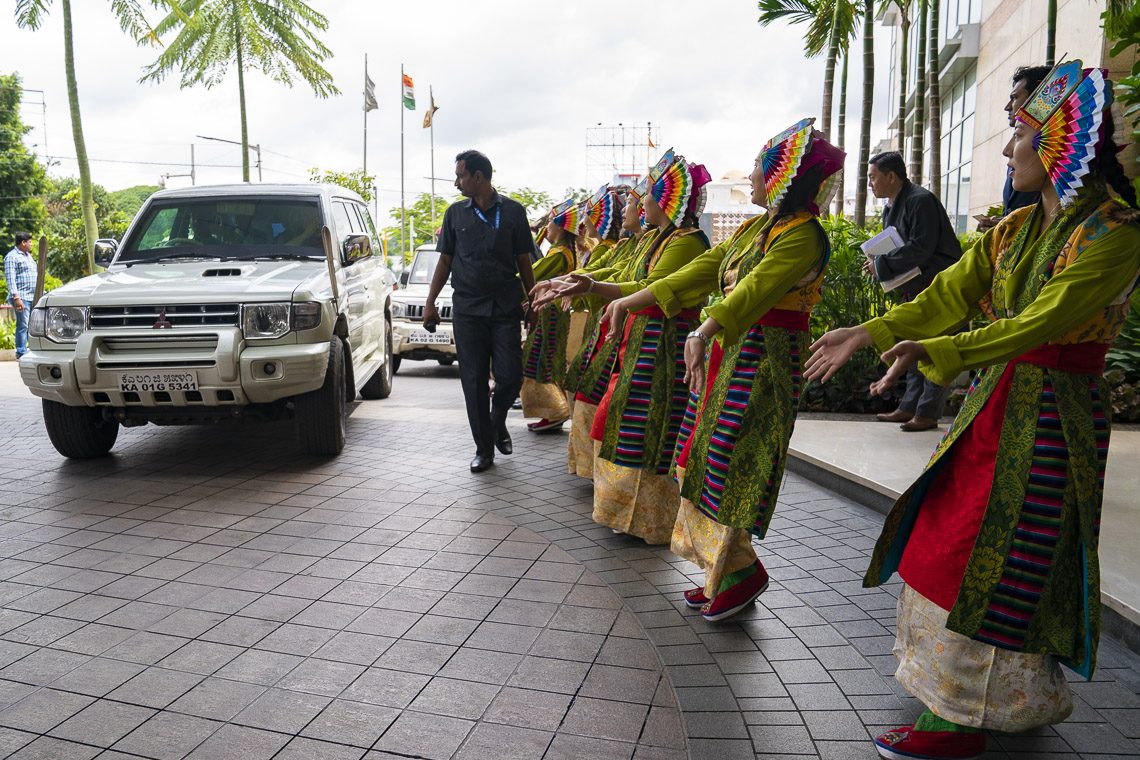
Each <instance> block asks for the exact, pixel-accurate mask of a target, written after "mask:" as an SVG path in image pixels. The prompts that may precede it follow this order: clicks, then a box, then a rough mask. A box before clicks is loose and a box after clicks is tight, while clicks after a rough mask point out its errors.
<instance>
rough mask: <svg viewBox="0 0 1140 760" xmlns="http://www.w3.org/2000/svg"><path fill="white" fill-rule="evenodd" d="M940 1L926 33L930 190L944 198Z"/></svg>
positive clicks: (936, 4) (935, 4)
mask: <svg viewBox="0 0 1140 760" xmlns="http://www.w3.org/2000/svg"><path fill="white" fill-rule="evenodd" d="M939 5H940V3H938V2H932V3H931V4H930V29H929V31H928V32H927V35H926V45H927V47H928V48H929V49H928V50H927V53H926V56H927V69H928V72H927V77H926V81H927V84H926V86H927V90H928V92H927V95H926V107H927V109H929V113H930V192H932V193H934V197H935V198H938V199H940V200H941V198H942V94H941V91H940V89H939V87H938V72H939V70H940V69H941V66H940V65H939V63H938V19H939V8H938V6H939Z"/></svg>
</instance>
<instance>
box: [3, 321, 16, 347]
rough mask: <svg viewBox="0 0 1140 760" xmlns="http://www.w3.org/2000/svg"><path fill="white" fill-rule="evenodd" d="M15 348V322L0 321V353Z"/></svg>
mask: <svg viewBox="0 0 1140 760" xmlns="http://www.w3.org/2000/svg"><path fill="white" fill-rule="evenodd" d="M15 347H16V320H14V319H0V351H5V350H8V351H10V350H12V349H13V348H15Z"/></svg>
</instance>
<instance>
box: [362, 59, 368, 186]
mask: <svg viewBox="0 0 1140 760" xmlns="http://www.w3.org/2000/svg"><path fill="white" fill-rule="evenodd" d="M362 110H363V111H364V159H363V162H362V164H363V166H362V168H361V173H362V174H363V175H364V176H365V177H367V176H368V53H365V54H364V108H363V109H362Z"/></svg>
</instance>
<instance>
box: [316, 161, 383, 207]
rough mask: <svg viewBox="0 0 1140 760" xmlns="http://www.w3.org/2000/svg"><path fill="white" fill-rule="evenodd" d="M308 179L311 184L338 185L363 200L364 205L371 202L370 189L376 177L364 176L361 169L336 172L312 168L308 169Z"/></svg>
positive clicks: (373, 185) (374, 183)
mask: <svg viewBox="0 0 1140 760" xmlns="http://www.w3.org/2000/svg"><path fill="white" fill-rule="evenodd" d="M309 179H310V180H311V181H313V182H321V183H324V184H329V185H339V186H340V187H343V188H345V189H346V190H351V191H353V192H354V193H356V194H357V195H359V196H360V197H361V198H363V199H364V202H365V203H371V202H372V197H373V196H372V188H373V187H375V185H376V176H375V175H373V174H365V173H364V170H363V169H357V170H355V171H351V172H338V171H333V170H332V169H318V168H317V167H315V166H314V167H313V168H311V169H309Z"/></svg>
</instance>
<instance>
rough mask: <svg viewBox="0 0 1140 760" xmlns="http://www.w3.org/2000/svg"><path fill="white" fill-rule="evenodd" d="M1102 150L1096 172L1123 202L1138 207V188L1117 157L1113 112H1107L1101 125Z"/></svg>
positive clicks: (1097, 160) (1098, 153)
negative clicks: (1129, 178) (1130, 179)
mask: <svg viewBox="0 0 1140 760" xmlns="http://www.w3.org/2000/svg"><path fill="white" fill-rule="evenodd" d="M1101 130H1102V131H1101V143H1100V144H1101V149H1100V150H1099V151H1097V155H1096V163H1095V164H1093V166H1094V172H1095V173H1096V174H1097V175H1099V176H1100V178H1101V179H1103V180H1104V181H1105V182H1106V183H1107V184H1108V185H1109V186H1110V187H1111V188H1112V189H1113V191H1115V192H1116V194H1117V195H1119V196H1120V198H1121V200H1123V201H1124V202H1125V203H1127V204H1128V205H1129V206H1130V207H1132V208H1140V206H1137V205H1136V188H1135V187H1134V186H1133V185H1132V183H1131V182H1130V181H1129V180H1128V177H1127V175H1125V173H1124V167H1123V166H1121V165H1120V159H1119V158H1118V157H1117V155H1116V141H1115V140H1114V139H1113V136H1114V134H1115V133H1116V124H1115V123H1114V122H1113V119H1112V111H1111V110H1109V111H1105V114H1104V122H1103V123H1102V125H1101Z"/></svg>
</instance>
